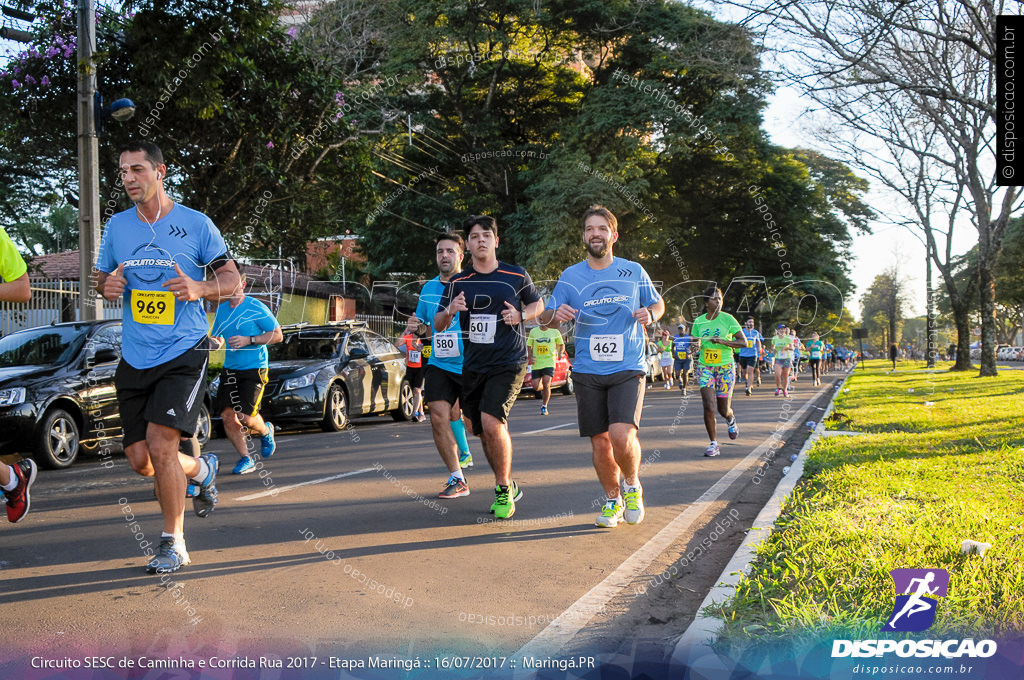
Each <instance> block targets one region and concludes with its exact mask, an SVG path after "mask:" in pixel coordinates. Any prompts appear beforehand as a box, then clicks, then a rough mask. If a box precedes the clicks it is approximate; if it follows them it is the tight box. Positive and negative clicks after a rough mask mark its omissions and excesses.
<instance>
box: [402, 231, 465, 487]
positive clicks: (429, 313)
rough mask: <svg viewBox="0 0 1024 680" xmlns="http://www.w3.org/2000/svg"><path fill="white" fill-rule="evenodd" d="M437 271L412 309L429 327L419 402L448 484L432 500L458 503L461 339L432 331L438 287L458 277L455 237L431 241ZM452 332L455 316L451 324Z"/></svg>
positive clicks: (458, 240) (459, 251) (460, 244)
mask: <svg viewBox="0 0 1024 680" xmlns="http://www.w3.org/2000/svg"><path fill="white" fill-rule="evenodd" d="M435 243H436V244H437V247H436V249H435V250H436V257H437V268H438V270H439V271H440V272H441V273H440V274H439V275H438V276H436V277H434V278H432V279H431V280H430V281H427V282H426V283H425V284H423V288H422V289H421V290H420V301H419V303H418V304H417V305H416V318H417V319H419V320H420V321H422V322H423V323H424V324H426V325H427V326H429V327H430V330H431V332H432V334H433V335H432V338H431V341H430V354H429V356H427V366H426V371H425V373H424V390H423V391H424V394H425V395H426V396H425V398H424V399H425V401H426V402H427V405H428V406H429V407H430V429H431V431H432V433H433V435H434V446H435V447H436V448H437V452H438V453H439V454H440V455H441V460H442V461H443V462H444V465H445V467H446V468H447V469H448V481H447V482H445V485H444V489H442V490H441V493H440V494H438V498H445V499H448V498H462V497H463V496H468V495H469V484H468V483H467V482H466V475H465V474H464V473H463V472H462V469H463V468H471V467H473V454H471V453H470V451H469V442H468V441H467V439H466V426H465V424H464V423H463V422H462V409H461V408H459V394H460V393H461V392H462V336H461V335H460V334H459V332H458V331H457V330H447V331H444V332H440V331H436V330H435V329H434V315H435V314H437V310H438V307H439V306H440V304H441V298H442V297H443V296H444V286H445V284H446V283H448V280H449V279H450V278H451V277H452V276H453V275H455V274H458V273H459V272H461V271H462V258H463V253H465V252H466V242H465V241H464V240H463V239H462V235H461V234H457V233H455V232H446V233H443V234H440V235H438V237H437V238H436V239H435ZM452 325H453V326H455V328H458V315H456V318H455V319H454V320H453V321H452Z"/></svg>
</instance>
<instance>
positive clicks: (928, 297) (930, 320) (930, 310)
mask: <svg viewBox="0 0 1024 680" xmlns="http://www.w3.org/2000/svg"><path fill="white" fill-rule="evenodd" d="M925 262H926V263H927V265H928V266H927V276H926V277H925V279H926V280H925V285H926V286H927V288H926V289H925V298H924V300H925V302H924V304H925V316H924V318H925V324H926V325H925V329H924V332H925V338H926V339H927V341H928V349H927V350H926V352H925V359H926V360H927V361H928V364H927V367H928V368H935V354H936V350H935V312H934V310H935V308H934V307H933V306H932V258H931V256H930V255H929V254H928V253H926V254H925Z"/></svg>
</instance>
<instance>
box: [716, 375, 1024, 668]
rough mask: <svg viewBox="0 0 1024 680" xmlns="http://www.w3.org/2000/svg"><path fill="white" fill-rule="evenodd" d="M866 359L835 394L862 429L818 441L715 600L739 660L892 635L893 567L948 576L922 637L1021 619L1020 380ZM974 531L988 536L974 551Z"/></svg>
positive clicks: (976, 632)
mask: <svg viewBox="0 0 1024 680" xmlns="http://www.w3.org/2000/svg"><path fill="white" fill-rule="evenodd" d="M869 363H870V364H871V365H870V366H869V370H868V371H867V372H866V373H862V372H861V371H860V369H858V370H857V371H855V373H854V374H853V375H852V376H851V378H850V380H849V381H848V382H847V384H848V385H849V386H850V393H849V394H842V395H839V397H838V398H837V401H836V410H838V411H840V412H842V413H843V414H844V415H845V416H847V417H849V418H852V419H853V428H854V429H856V430H859V431H862V432H864V433H865V434H863V435H861V436H857V437H849V436H847V437H832V438H827V439H820V440H818V442H817V443H816V444H815V445H814V447H812V448H811V449H810V451H809V452H808V454H807V456H808V457H807V463H806V468H805V477H804V479H803V480H802V481H801V482H800V484H799V485H798V486H797V488H796V490H795V491H794V493H793V495H792V496H791V497H790V498H789V499H788V500H787V501H786V502H785V503H784V507H783V514H782V515H781V516H780V518H779V520H778V521H777V522H776V530H775V532H774V533H773V534H772V535H771V536H770V537H769V539H768V540H767V541H766V542H765V543H764V544H763V545H762V546H761V547H760V549H759V550H758V558H757V561H756V562H755V564H754V566H753V569H752V571H751V573H750V575H749V577H748V578H747V579H745V580H744V581H743V582H742V583H741V584H740V586H739V588H738V590H737V592H736V595H735V597H734V598H733V599H732V600H731V601H730V602H728V603H726V604H725V606H724V607H722V608H721V609H720V610H718V611H716V612H715V613H716V614H718V615H720V616H722V617H724V618H725V621H726V624H725V629H724V634H723V635H722V636H721V637H720V638H719V640H718V643H717V644H718V646H719V647H720V648H721V649H722V651H725V650H728V651H727V653H728V654H729V655H730V656H732V657H733V658H735V657H738V656H740V655H748V654H756V653H757V650H762V651H763V650H764V649H766V648H771V647H779V646H784V647H786V648H787V649H789V650H790V651H791V652H792V653H796V654H800V653H801V652H803V651H806V649H808V648H809V647H811V646H813V645H814V644H816V643H819V642H820V641H821V640H823V639H837V638H845V639H851V638H880V637H888V636H889V634H886V633H879V629H880V628H881V626H882V624H883V623H884V620H885V619H886V617H887V616H888V615H889V614H890V613H891V610H892V606H893V602H894V599H895V593H894V592H893V585H892V580H891V578H890V577H889V574H888V572H889V571H890V570H891V569H896V568H904V567H937V568H943V569H946V570H947V571H949V573H950V575H951V581H950V586H949V594H948V596H947V597H944V598H942V603H941V604H940V606H939V608H938V616H937V618H936V622H935V625H934V626H933V627H932V628H930V629H929V630H928V631H927V632H926V633H921V634H914V635H912V636H913V637H919V636H920V637H924V636H927V637H928V638H934V639H945V638H951V637H965V636H971V635H973V636H975V637H979V638H991V637H1000V636H1003V635H1012V634H1013V633H1014V632H1015V631H1018V630H1020V626H1021V624H1022V623H1024V600H1021V598H1020V597H1018V594H1019V593H1020V592H1021V591H1022V589H1024V569H1022V568H1021V564H1022V563H1024V561H1022V560H1024V544H1022V543H1021V542H1020V540H1019V539H1020V538H1021V536H1022V535H1024V534H1022V531H1021V528H1020V517H1021V513H1022V512H1024V501H1022V499H1021V496H1020V494H1019V493H1018V491H1017V490H1018V488H1019V485H1020V481H1021V471H1022V470H1024V450H1022V449H1021V448H1020V437H1019V433H1020V430H1021V427H1024V417H1022V416H1021V415H1020V413H1019V409H1017V408H1016V404H1017V401H1018V400H1019V398H1020V389H1019V386H1018V385H1017V382H1018V381H1017V380H1016V379H1015V378H1012V377H1002V376H1000V377H999V378H997V379H994V381H986V382H984V383H980V382H979V381H977V380H975V379H973V378H972V377H969V376H967V375H966V374H963V373H950V372H948V371H940V372H936V373H924V372H920V371H913V372H908V373H904V372H902V371H901V372H899V373H896V374H889V373H888V371H887V369H886V366H887V363H888V362H885V361H874V362H869ZM923 366H924V364H923V362H918V363H917V364H915V365H914V367H915V368H923ZM910 390H913V391H912V392H911V391H910ZM979 414H988V416H989V417H981V418H979ZM967 538H970V539H974V540H978V541H985V542H990V543H992V548H991V549H990V550H989V551H988V552H987V553H986V555H985V557H984V558H982V557H979V556H977V555H973V556H971V555H964V554H962V553H961V552H960V544H961V542H962V541H963V540H964V539H967ZM899 637H907V636H906V634H901V635H900V636H899Z"/></svg>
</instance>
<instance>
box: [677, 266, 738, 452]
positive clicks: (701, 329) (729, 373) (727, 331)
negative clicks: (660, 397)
mask: <svg viewBox="0 0 1024 680" xmlns="http://www.w3.org/2000/svg"><path fill="white" fill-rule="evenodd" d="M704 295H706V296H707V298H708V301H707V313H706V314H702V315H701V316H698V317H697V319H696V320H695V321H694V322H693V329H692V330H691V331H690V332H691V334H692V335H693V337H694V338H695V339H696V340H697V341H699V342H700V349H699V351H698V354H697V384H698V385H699V386H700V396H701V400H702V401H703V403H704V428H705V429H706V430H707V431H708V437H709V438H710V439H711V443H710V444H708V448H707V449H705V451H704V455H705V456H708V457H713V456H717V455H719V454H720V453H721V451H720V450H719V446H718V440H717V439H716V423H715V401H716V399H715V398H716V396H717V402H718V412H719V413H721V414H722V417H723V418H725V421H726V423H727V424H728V425H729V439H736V437H738V436H739V434H740V431H739V428H738V427H737V426H736V414H735V413H733V410H732V388H733V385H735V384H736V363H735V361H734V360H733V350H734V349H742V348H743V347H746V346H747V338H746V336H744V335H743V329H742V328H741V327H740V324H739V322H738V321H736V318H735V317H733V315H732V314H728V313H726V312H723V311H721V310H722V291H721V289H720V288H718V287H717V286H711V287H710V288H708V289H707V290H706V291H704Z"/></svg>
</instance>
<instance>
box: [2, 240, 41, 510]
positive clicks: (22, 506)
mask: <svg viewBox="0 0 1024 680" xmlns="http://www.w3.org/2000/svg"><path fill="white" fill-rule="evenodd" d="M0 279H2V280H3V282H2V283H0V300H4V301H6V302H28V300H29V298H30V297H31V296H32V291H31V290H30V289H29V285H28V267H26V266H25V260H23V259H21V254H19V253H18V249H17V248H15V247H14V243H13V242H11V237H10V236H8V235H7V232H6V231H4V230H3V229H2V228H0ZM35 480H36V464H35V462H34V461H32V459H31V458H26V459H25V460H20V461H18V462H17V463H15V464H14V465H7V464H6V463H3V462H0V490H2V491H3V498H4V501H5V502H6V505H7V520H8V521H10V522H20V521H21V520H22V518H23V517H25V515H27V514H28V511H29V508H30V507H31V504H32V503H31V500H30V498H29V489H30V488H31V486H32V483H33V482H34V481H35Z"/></svg>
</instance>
